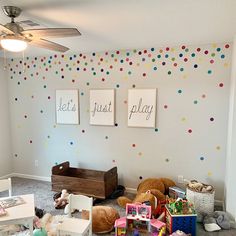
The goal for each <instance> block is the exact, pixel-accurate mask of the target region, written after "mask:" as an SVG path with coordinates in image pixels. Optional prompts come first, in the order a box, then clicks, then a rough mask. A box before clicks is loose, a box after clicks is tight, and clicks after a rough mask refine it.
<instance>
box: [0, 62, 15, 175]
mask: <svg viewBox="0 0 236 236" xmlns="http://www.w3.org/2000/svg"><path fill="white" fill-rule="evenodd" d="M3 64H4V63H3V59H0V109H1V112H0V176H5V175H8V174H11V173H12V162H13V160H12V153H11V144H10V143H11V140H10V115H9V95H8V74H7V71H5V70H4V69H3Z"/></svg>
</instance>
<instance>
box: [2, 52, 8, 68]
mask: <svg viewBox="0 0 236 236" xmlns="http://www.w3.org/2000/svg"><path fill="white" fill-rule="evenodd" d="M3 53H4V59H3V69H4V70H6V69H7V57H6V50H5V49H4V50H3Z"/></svg>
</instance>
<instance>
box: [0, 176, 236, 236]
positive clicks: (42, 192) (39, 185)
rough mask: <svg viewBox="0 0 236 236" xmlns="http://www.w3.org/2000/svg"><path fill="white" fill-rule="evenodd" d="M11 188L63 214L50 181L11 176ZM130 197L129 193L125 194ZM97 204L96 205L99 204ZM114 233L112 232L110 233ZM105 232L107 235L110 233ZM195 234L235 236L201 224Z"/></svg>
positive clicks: (113, 202) (112, 203)
mask: <svg viewBox="0 0 236 236" xmlns="http://www.w3.org/2000/svg"><path fill="white" fill-rule="evenodd" d="M12 188H13V195H22V194H32V193H33V194H34V195H35V206H37V207H38V208H42V209H44V210H45V211H46V212H49V213H51V214H52V215H60V214H63V210H56V209H55V208H54V205H53V195H54V194H55V192H52V191H51V183H49V182H44V181H38V180H30V179H23V178H12ZM6 195H7V193H0V197H3V196H6ZM127 195H130V196H131V197H132V195H131V194H127ZM99 204H100V205H107V206H112V207H114V208H115V209H117V210H118V212H119V214H120V216H124V215H125V210H124V209H122V208H120V207H119V206H118V205H117V203H116V200H105V201H102V202H100V203H99ZM99 204H98V205H99ZM111 234H113V235H114V232H113V233H111ZM111 234H107V235H111ZM197 235H198V236H236V229H232V230H221V231H219V232H212V233H209V232H206V231H205V230H204V229H203V227H202V225H201V224H198V225H197Z"/></svg>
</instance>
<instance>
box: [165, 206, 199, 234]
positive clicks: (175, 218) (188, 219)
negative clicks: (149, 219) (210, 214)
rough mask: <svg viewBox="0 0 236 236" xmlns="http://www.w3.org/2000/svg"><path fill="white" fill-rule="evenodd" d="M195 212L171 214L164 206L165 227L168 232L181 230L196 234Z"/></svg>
mask: <svg viewBox="0 0 236 236" xmlns="http://www.w3.org/2000/svg"><path fill="white" fill-rule="evenodd" d="M196 223H197V214H191V215H172V214H171V213H170V211H169V209H168V207H167V206H166V229H167V232H168V233H169V234H172V233H173V232H175V231H177V230H181V231H183V232H185V233H186V234H191V236H196Z"/></svg>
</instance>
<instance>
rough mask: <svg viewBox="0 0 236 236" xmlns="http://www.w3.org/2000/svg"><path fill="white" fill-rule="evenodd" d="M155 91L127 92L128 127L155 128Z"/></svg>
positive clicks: (137, 90)
mask: <svg viewBox="0 0 236 236" xmlns="http://www.w3.org/2000/svg"><path fill="white" fill-rule="evenodd" d="M156 105H157V89H129V90H128V126H129V127H145V128H155V126H156Z"/></svg>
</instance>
